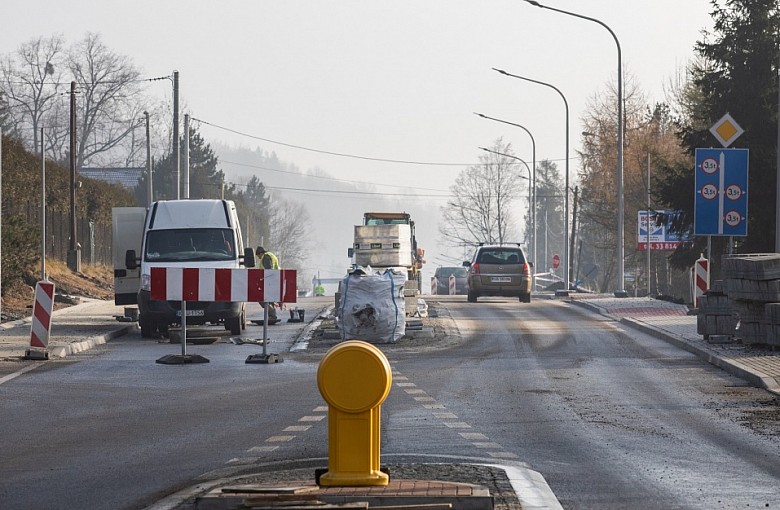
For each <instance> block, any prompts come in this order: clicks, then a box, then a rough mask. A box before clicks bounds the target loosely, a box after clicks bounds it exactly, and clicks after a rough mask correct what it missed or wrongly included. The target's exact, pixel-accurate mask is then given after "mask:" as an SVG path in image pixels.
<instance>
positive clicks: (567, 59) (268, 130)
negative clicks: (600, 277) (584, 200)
mask: <svg viewBox="0 0 780 510" xmlns="http://www.w3.org/2000/svg"><path fill="white" fill-rule="evenodd" d="M542 3H545V2H542ZM546 3H547V4H548V5H550V6H553V7H556V8H559V9H564V10H570V11H575V12H577V13H580V14H583V15H587V16H590V17H594V18H598V19H600V20H601V21H603V22H604V23H606V24H607V25H609V26H610V27H611V28H612V29H613V30H614V32H615V33H616V35H617V37H618V39H619V40H620V43H621V46H622V51H623V62H624V70H625V72H626V73H627V74H630V75H633V76H634V78H635V80H636V82H637V83H638V84H639V86H640V87H641V88H642V89H643V90H644V91H645V92H646V94H647V95H648V97H649V98H650V99H651V100H653V101H655V100H662V99H663V98H664V95H663V91H664V86H665V85H666V84H667V83H668V82H669V80H670V78H671V77H672V76H673V75H674V74H675V73H676V72H677V71H678V69H679V68H680V67H681V66H683V65H684V64H685V63H686V62H687V60H688V59H690V58H691V57H692V55H693V52H692V48H693V45H694V43H695V41H697V40H699V39H701V30H702V29H703V28H708V27H710V26H711V19H710V16H709V12H710V11H711V5H710V2H709V1H708V0H653V1H643V2H638V1H628V0H547V2H546ZM0 12H2V18H3V21H4V23H3V29H2V31H0V53H8V52H10V51H13V50H14V49H16V47H17V46H18V45H19V44H20V43H22V42H25V41H27V40H29V39H31V38H33V37H37V36H41V35H42V36H50V35H52V34H54V33H61V34H63V35H64V36H65V38H66V40H67V41H68V42H73V41H76V40H77V39H80V38H82V37H83V36H84V34H85V33H86V32H87V31H93V32H99V33H100V34H102V36H103V40H104V42H105V44H106V45H107V46H108V47H109V48H111V49H112V50H114V51H116V52H119V53H122V54H126V55H128V56H130V57H131V58H132V59H133V61H134V63H135V64H136V65H137V66H138V67H139V68H141V69H142V70H143V75H144V76H145V77H150V78H152V77H157V76H163V75H169V74H170V73H171V72H172V71H173V70H174V69H176V70H178V71H179V73H180V80H181V97H182V102H183V103H184V104H186V105H187V106H188V107H189V109H190V113H191V114H192V116H193V117H196V118H199V119H203V120H205V121H207V122H210V123H213V124H217V125H220V126H224V127H226V128H229V129H232V130H235V131H239V132H242V133H246V134H249V135H253V136H256V137H260V138H265V139H269V140H274V141H277V142H283V143H285V144H290V145H296V146H300V147H306V148H310V149H317V150H322V151H328V152H335V153H342V154H349V155H353V156H360V157H363V158H379V159H389V160H403V161H413V162H417V163H428V164H405V163H390V162H380V161H372V160H369V159H360V158H351V157H343V156H334V155H325V154H322V153H318V152H314V151H308V150H303V149H300V148H292V147H287V146H284V145H280V144H273V143H270V142H262V141H258V140H255V139H252V138H249V137H244V136H240V135H236V134H233V133H230V132H227V131H224V130H220V129H216V128H213V127H210V126H206V125H201V126H200V130H201V134H202V135H203V136H204V137H205V138H206V140H207V141H212V142H225V143H228V144H232V145H243V146H246V147H254V146H256V145H260V146H261V147H262V148H263V149H264V150H266V151H275V152H276V154H277V155H278V157H279V158H280V159H282V160H284V161H287V162H292V163H294V164H296V165H297V166H298V167H299V168H301V170H303V171H308V170H309V169H311V168H314V167H318V168H321V169H322V170H324V171H325V172H327V173H329V174H330V175H332V176H334V177H337V178H340V179H348V180H355V181H365V182H373V183H380V184H388V185H391V184H394V183H399V182H400V183H403V184H404V185H406V186H410V185H412V186H418V187H420V188H426V189H428V190H431V189H432V190H441V191H443V192H446V190H447V188H448V187H449V186H450V185H451V184H452V183H453V181H454V178H455V177H456V176H457V174H458V173H459V172H460V171H461V170H463V168H465V166H466V165H468V164H472V163H475V162H476V161H477V160H478V157H479V155H480V154H481V151H480V150H478V149H477V147H479V146H489V145H491V144H492V143H493V141H494V140H495V139H496V138H498V137H500V136H503V137H504V140H505V141H509V142H511V143H512V144H513V146H514V148H515V151H516V153H517V154H518V155H519V156H520V157H523V158H524V159H527V160H528V161H530V158H531V144H530V141H529V138H528V136H527V135H526V134H525V132H523V131H521V130H520V129H517V128H512V127H510V126H505V125H503V124H499V123H495V122H491V121H488V120H484V119H480V118H477V117H476V116H474V114H473V112H481V113H484V114H486V115H489V116H492V117H498V118H503V119H505V120H508V121H511V122H515V123H519V124H522V125H524V126H525V127H527V128H528V129H529V130H530V131H531V132H532V133H533V134H534V136H535V138H536V143H537V159H542V158H548V159H553V160H557V161H559V164H560V165H561V167H563V158H564V152H565V151H564V109H563V102H562V101H561V99H560V97H559V96H558V95H557V94H556V93H555V92H554V91H552V90H551V89H548V88H547V87H543V86H539V85H535V84H531V83H527V82H524V81H521V80H517V79H514V78H509V77H505V76H502V75H499V74H498V73H496V72H494V71H492V70H491V67H497V68H502V69H505V70H506V71H508V72H510V73H513V74H519V75H524V76H527V77H529V78H533V79H536V80H539V81H545V82H548V83H551V84H553V85H555V86H557V87H558V88H559V89H561V91H562V92H563V93H564V95H565V96H566V98H567V100H568V102H569V108H570V116H571V127H570V136H571V140H572V148H571V151H570V156H572V157H573V156H574V150H575V149H576V148H577V146H578V145H579V137H580V133H581V131H582V129H581V126H580V123H579V118H580V116H581V114H582V112H583V110H584V108H585V104H586V101H587V100H588V98H590V97H592V96H593V95H594V94H595V93H596V92H598V91H599V90H603V89H604V88H605V87H606V85H607V84H608V83H609V82H610V81H612V82H614V81H615V80H616V76H617V51H616V45H615V42H614V41H613V39H612V37H611V36H610V35H609V33H608V32H607V31H606V30H605V29H604V28H603V27H601V26H599V25H597V24H595V23H592V22H589V21H585V20H581V19H576V18H573V17H570V16H565V15H562V14H559V13H555V12H552V11H549V10H544V9H540V8H538V7H534V6H532V5H530V4H528V3H526V2H524V1H522V0H495V1H494V0H481V1H465V0H447V1H444V0H435V1H432V0H431V1H428V0H414V1H408V0H393V1H390V0H385V1H372V0H350V1H339V0H334V1H323V0H285V1H280V0H277V1H273V2H272V1H262V0H255V1H231V0H225V1H222V2H216V1H213V0H211V1H202V0H189V1H186V2H184V1H178V2H175V1H162V2H161V1H159V0H155V1H150V0H135V1H133V2H127V1H123V2H119V1H114V0H107V1H102V2H94V1H89V2H88V1H84V0H72V1H70V2H62V1H59V0H57V1H54V0H37V1H36V2H29V1H28V0H3V3H2V7H0ZM146 91H147V93H149V94H150V95H159V96H160V97H166V96H168V95H169V94H170V83H169V82H167V81H160V82H154V83H151V84H149V85H148V86H147V87H146ZM434 163H436V164H434ZM578 169H579V162H578V160H576V159H572V160H571V171H572V178H573V177H574V174H576V171H577V170H578ZM258 176H259V177H260V178H261V179H264V178H265V177H267V178H268V179H269V180H270V179H272V178H273V176H270V175H269V176H264V175H262V172H258ZM379 189H380V190H382V191H387V192H388V193H394V192H397V191H398V190H397V189H395V188H393V187H385V186H382V187H381V188H379ZM427 193H435V192H433V191H427ZM289 198H291V199H300V197H295V196H290V197H289ZM338 200H339V201H341V204H342V205H343V206H345V207H348V206H349V200H348V199H342V198H339V199H338ZM426 200H428V201H431V202H435V201H437V199H435V198H427V199H426ZM438 200H439V201H441V200H440V199H438ZM399 206H401V207H404V204H403V203H402V201H401V200H400V199H399ZM364 208H365V206H364V205H363V204H361V205H360V206H359V209H360V210H359V211H356V213H355V214H356V222H359V220H360V215H361V214H362V210H363V209H364ZM419 222H420V219H418V224H419ZM350 231H351V230H350ZM434 231H435V229H434ZM435 241H436V240H435V239H430V240H428V241H427V243H426V244H428V245H429V246H431V245H432V244H434V243H435ZM452 255H455V254H452Z"/></svg>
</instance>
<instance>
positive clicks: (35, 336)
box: [30, 281, 54, 349]
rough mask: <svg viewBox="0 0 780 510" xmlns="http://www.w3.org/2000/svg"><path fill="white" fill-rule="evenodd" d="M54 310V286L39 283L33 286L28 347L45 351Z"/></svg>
mask: <svg viewBox="0 0 780 510" xmlns="http://www.w3.org/2000/svg"><path fill="white" fill-rule="evenodd" d="M53 308H54V284H53V283H51V282H48V281H41V282H38V283H37V284H35V304H34V305H33V314H32V326H31V328H30V347H38V348H40V349H46V348H47V347H48V346H49V333H50V330H51V312H52V310H53Z"/></svg>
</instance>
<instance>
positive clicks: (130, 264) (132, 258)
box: [125, 250, 138, 269]
mask: <svg viewBox="0 0 780 510" xmlns="http://www.w3.org/2000/svg"><path fill="white" fill-rule="evenodd" d="M125 267H126V268H127V269H138V258H137V257H136V255H135V250H127V251H126V252H125Z"/></svg>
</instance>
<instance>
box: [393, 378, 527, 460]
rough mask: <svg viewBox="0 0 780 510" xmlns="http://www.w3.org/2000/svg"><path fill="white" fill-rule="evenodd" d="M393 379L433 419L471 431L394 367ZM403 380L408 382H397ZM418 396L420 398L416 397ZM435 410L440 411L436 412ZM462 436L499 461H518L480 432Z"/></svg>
mask: <svg viewBox="0 0 780 510" xmlns="http://www.w3.org/2000/svg"><path fill="white" fill-rule="evenodd" d="M393 379H394V380H395V381H396V383H395V384H396V386H398V387H399V388H402V389H403V390H404V392H405V393H406V394H407V395H409V396H411V397H412V398H414V400H415V401H416V402H419V403H420V405H421V406H422V407H423V408H424V409H430V410H431V411H432V413H431V414H433V417H434V418H436V419H438V420H440V421H441V423H442V424H443V425H444V426H445V427H448V428H451V429H470V428H471V425H470V424H469V423H467V422H465V421H457V420H458V416H457V415H456V414H455V413H452V412H449V411H446V409H447V406H445V405H443V404H440V403H437V402H436V399H435V398H433V397H431V396H429V395H427V393H426V392H425V390H423V389H421V388H417V385H416V384H414V383H413V382H411V381H409V378H408V377H406V376H403V375H401V373H400V372H399V371H398V370H396V369H395V367H393ZM399 380H403V381H406V382H397V381H399ZM414 395H418V396H414ZM434 410H439V412H436V411H434ZM459 434H460V436H461V437H462V438H463V439H466V440H467V441H470V442H471V444H472V445H473V446H474V447H475V448H480V449H482V450H484V451H485V453H487V454H488V455H490V456H491V457H493V458H497V459H516V458H518V457H517V455H515V454H514V453H512V452H507V451H504V447H503V446H501V445H500V444H499V443H496V442H495V441H491V440H490V438H489V437H488V436H486V435H485V434H481V433H479V432H459Z"/></svg>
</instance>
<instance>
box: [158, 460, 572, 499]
mask: <svg viewBox="0 0 780 510" xmlns="http://www.w3.org/2000/svg"><path fill="white" fill-rule="evenodd" d="M392 456H393V455H392V454H391V455H387V457H392ZM307 460H311V459H307ZM321 460H323V461H325V462H327V460H328V459H327V458H323V459H321ZM473 460H476V459H473ZM466 463H467V464H468V463H472V464H476V465H483V466H489V467H493V468H496V469H501V470H503V471H504V473H506V476H507V478H508V479H509V483H510V484H511V485H512V489H513V490H514V492H515V495H516V496H517V498H518V501H519V502H520V505H521V507H522V508H523V509H527V510H533V509H539V510H541V509H550V510H563V506H561V503H560V502H559V501H558V498H557V497H556V496H555V494H554V493H553V491H552V489H551V488H550V486H549V485H548V484H547V480H545V479H544V476H542V474H541V473H539V472H538V471H534V470H532V469H530V468H527V467H523V466H517V465H501V464H483V463H481V462H478V461H477V462H466ZM273 464H274V463H268V464H263V466H265V467H268V466H269V465H273ZM252 476H254V475H253V474H251V473H242V474H240V475H235V476H223V477H220V478H216V479H212V480H208V481H203V482H200V483H197V484H195V485H192V486H190V487H185V488H184V489H181V490H179V491H177V492H175V493H173V494H169V495H167V496H165V497H164V498H162V499H160V500H159V501H156V502H155V503H152V504H151V505H148V506H146V507H145V508H144V510H176V509H178V508H181V507H182V505H183V504H184V503H185V502H186V501H187V500H188V499H191V498H194V497H196V496H199V495H202V494H206V493H207V492H209V491H210V490H212V489H215V488H217V487H221V486H224V485H231V484H240V483H241V482H242V481H243V480H246V479H247V478H251V477H252Z"/></svg>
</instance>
